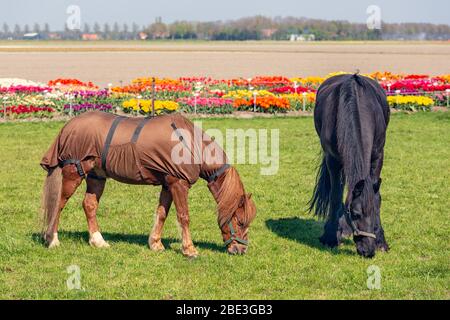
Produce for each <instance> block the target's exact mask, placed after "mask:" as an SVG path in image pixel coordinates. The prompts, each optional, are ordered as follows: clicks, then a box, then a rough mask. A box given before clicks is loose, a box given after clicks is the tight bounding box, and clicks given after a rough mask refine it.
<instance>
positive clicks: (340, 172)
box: [309, 74, 390, 257]
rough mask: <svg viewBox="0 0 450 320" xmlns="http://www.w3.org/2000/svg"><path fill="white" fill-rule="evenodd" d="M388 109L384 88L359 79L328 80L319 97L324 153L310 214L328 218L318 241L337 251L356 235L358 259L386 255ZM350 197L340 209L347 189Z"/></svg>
mask: <svg viewBox="0 0 450 320" xmlns="http://www.w3.org/2000/svg"><path fill="white" fill-rule="evenodd" d="M389 115H390V111H389V106H388V104H387V100H386V95H385V93H384V91H383V89H382V88H381V87H380V85H379V84H378V83H377V82H376V81H375V80H372V79H370V78H367V77H363V76H360V75H358V74H353V75H351V74H350V75H348V74H346V75H338V76H334V77H331V78H329V79H327V80H326V81H325V82H324V83H323V84H322V85H321V86H320V88H319V90H318V92H317V100H316V107H315V110H314V123H315V127H316V131H317V133H318V135H319V137H320V142H321V145H322V149H323V159H322V164H321V166H320V168H319V172H318V174H317V180H316V186H315V188H314V194H313V197H312V199H311V201H310V203H309V204H310V208H309V209H310V211H313V210H314V212H315V214H316V215H318V216H319V217H327V221H326V224H325V230H324V234H323V235H322V236H321V237H320V241H321V242H322V243H323V244H324V245H327V246H330V247H336V246H338V245H339V244H340V242H341V240H342V238H343V237H344V236H349V235H352V234H353V240H354V242H355V244H356V248H357V252H358V254H360V255H362V256H364V257H373V256H374V255H375V250H376V249H380V250H384V251H387V250H389V247H388V245H387V243H386V240H385V238H384V231H383V227H382V226H381V220H380V205H381V196H380V185H381V178H380V174H381V169H382V167H383V157H384V144H385V140H386V129H387V126H388V123H389ZM345 186H347V189H348V192H347V196H346V198H345V203H344V204H343V203H342V200H343V192H344V187H345Z"/></svg>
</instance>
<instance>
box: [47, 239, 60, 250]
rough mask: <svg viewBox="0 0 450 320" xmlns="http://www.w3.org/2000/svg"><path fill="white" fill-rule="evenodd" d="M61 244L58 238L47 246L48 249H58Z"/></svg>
mask: <svg viewBox="0 0 450 320" xmlns="http://www.w3.org/2000/svg"><path fill="white" fill-rule="evenodd" d="M60 244H61V243H60V242H59V240H58V238H56V239H53V240H52V241H51V242H50V243H49V244H48V248H49V249H53V248H57V247H59V245H60Z"/></svg>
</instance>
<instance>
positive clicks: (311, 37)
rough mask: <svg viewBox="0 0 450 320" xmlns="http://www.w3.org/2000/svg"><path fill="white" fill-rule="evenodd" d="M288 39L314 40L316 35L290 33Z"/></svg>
mask: <svg viewBox="0 0 450 320" xmlns="http://www.w3.org/2000/svg"><path fill="white" fill-rule="evenodd" d="M289 40H290V41H314V40H316V36H315V35H313V34H291V35H290V37H289Z"/></svg>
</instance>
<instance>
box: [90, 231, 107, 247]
mask: <svg viewBox="0 0 450 320" xmlns="http://www.w3.org/2000/svg"><path fill="white" fill-rule="evenodd" d="M89 245H90V246H91V247H94V248H109V247H110V246H109V243H108V242H106V241H105V240H104V239H103V237H102V234H101V233H100V232H98V231H97V232H94V233H93V234H92V235H91V237H90V238H89Z"/></svg>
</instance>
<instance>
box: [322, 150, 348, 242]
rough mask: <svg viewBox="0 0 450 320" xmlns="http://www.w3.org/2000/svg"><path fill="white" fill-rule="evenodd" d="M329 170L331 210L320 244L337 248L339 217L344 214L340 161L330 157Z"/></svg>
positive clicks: (339, 239) (328, 159)
mask: <svg viewBox="0 0 450 320" xmlns="http://www.w3.org/2000/svg"><path fill="white" fill-rule="evenodd" d="M326 163H327V169H328V172H329V174H330V185H331V191H330V208H329V212H328V220H327V222H326V223H325V228H324V233H323V235H322V236H321V237H320V242H322V243H323V244H324V245H327V246H329V247H336V246H338V245H339V242H340V241H341V233H340V232H339V228H338V226H339V217H340V215H341V212H342V192H343V185H342V181H341V170H342V166H341V164H340V163H339V161H338V160H337V159H335V158H333V157H332V156H330V155H328V156H327V158H326Z"/></svg>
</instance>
